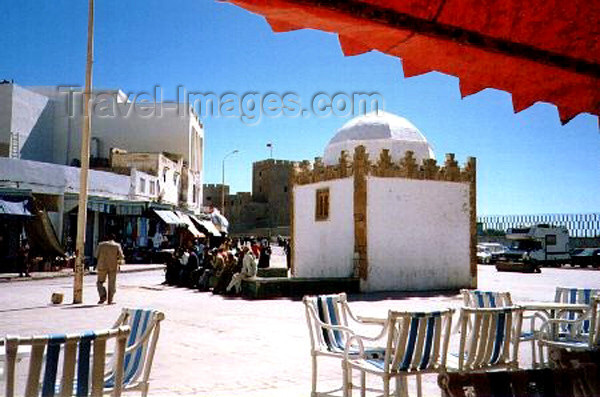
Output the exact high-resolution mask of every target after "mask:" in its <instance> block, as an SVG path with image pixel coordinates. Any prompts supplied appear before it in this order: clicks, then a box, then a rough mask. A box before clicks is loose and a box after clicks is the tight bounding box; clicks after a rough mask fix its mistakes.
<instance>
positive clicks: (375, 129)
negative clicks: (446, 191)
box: [323, 110, 435, 165]
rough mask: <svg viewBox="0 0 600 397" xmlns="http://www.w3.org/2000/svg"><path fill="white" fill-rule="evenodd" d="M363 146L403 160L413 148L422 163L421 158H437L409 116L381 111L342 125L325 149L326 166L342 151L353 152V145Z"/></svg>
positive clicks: (371, 151) (416, 157)
mask: <svg viewBox="0 0 600 397" xmlns="http://www.w3.org/2000/svg"><path fill="white" fill-rule="evenodd" d="M360 145H364V146H365V147H366V149H367V152H369V153H372V154H375V155H377V154H379V153H380V152H381V150H383V149H388V150H389V153H390V156H391V157H392V161H400V159H402V158H403V157H404V153H406V151H407V150H411V151H412V152H413V154H414V156H415V159H416V160H417V162H418V163H419V164H420V163H421V162H422V160H425V159H434V158H435V155H434V154H433V149H432V148H431V145H429V143H428V142H427V139H425V137H424V136H423V134H422V133H421V131H419V130H418V129H417V127H415V126H414V125H413V124H412V123H411V122H410V121H408V120H407V119H405V118H403V117H400V116H396V115H395V114H392V113H388V112H384V111H382V110H381V111H379V112H373V113H369V114H367V115H365V116H360V117H356V118H353V119H352V120H350V121H348V122H347V123H346V124H344V125H343V126H342V128H340V129H339V130H338V131H337V133H336V134H335V135H334V136H333V138H331V140H330V141H329V144H328V145H327V147H326V148H325V154H324V156H323V162H324V163H325V165H334V164H337V162H338V160H339V159H340V153H341V152H342V151H343V150H345V151H346V152H347V153H354V148H355V147H357V146H360Z"/></svg>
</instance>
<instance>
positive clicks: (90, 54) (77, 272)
mask: <svg viewBox="0 0 600 397" xmlns="http://www.w3.org/2000/svg"><path fill="white" fill-rule="evenodd" d="M87 40H88V41H87V63H86V68H85V89H84V91H83V104H84V114H83V126H82V127H83V128H82V133H81V159H80V161H81V169H80V173H79V208H78V209H77V240H76V243H75V266H74V268H73V278H74V280H73V303H82V302H83V268H84V262H85V230H86V227H85V225H86V219H87V201H88V194H87V193H88V192H87V188H88V167H89V164H90V129H91V119H90V107H89V106H90V96H91V93H92V65H93V63H94V0H89V5H88V37H87Z"/></svg>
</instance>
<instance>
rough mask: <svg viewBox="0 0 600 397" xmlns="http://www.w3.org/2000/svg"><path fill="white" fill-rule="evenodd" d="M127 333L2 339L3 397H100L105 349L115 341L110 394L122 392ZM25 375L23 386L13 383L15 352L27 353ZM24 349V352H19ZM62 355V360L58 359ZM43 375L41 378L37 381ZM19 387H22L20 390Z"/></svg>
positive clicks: (120, 329)
mask: <svg viewBox="0 0 600 397" xmlns="http://www.w3.org/2000/svg"><path fill="white" fill-rule="evenodd" d="M129 333H130V329H129V327H127V326H122V327H118V328H115V329H110V330H105V331H99V332H93V331H89V332H85V333H82V334H66V335H65V334H59V335H48V336H35V337H26V338H23V337H19V336H6V338H5V339H4V345H5V348H6V360H5V375H6V376H5V388H4V391H5V392H4V396H5V397H14V396H18V397H21V396H27V397H30V396H38V395H40V389H41V396H42V397H46V396H54V395H57V396H60V397H68V396H72V395H76V396H78V397H83V396H94V397H100V396H102V395H103V394H104V393H106V392H107V390H105V389H104V369H105V363H106V357H107V354H106V345H107V343H108V342H109V341H110V340H111V339H114V340H115V342H116V343H115V345H116V351H115V353H114V355H113V360H114V362H115V363H116V365H115V368H117V370H116V371H115V373H114V376H115V379H116V380H118V382H117V383H116V386H115V387H114V388H112V389H111V390H110V393H111V395H112V396H113V397H119V396H120V395H121V392H122V388H121V384H122V379H123V363H124V359H125V344H126V341H127V338H128V336H129ZM29 347H30V349H31V350H30V353H29V371H28V373H27V377H26V381H25V384H24V385H21V384H19V383H18V382H16V380H17V367H18V366H17V355H18V354H19V350H20V349H21V350H28V349H27V348H29ZM23 348H26V349H23ZM61 355H62V359H61ZM61 363H62V365H60V364H61ZM42 369H43V372H44V375H43V377H42V378H41V379H40V377H41V374H42ZM21 386H23V387H21Z"/></svg>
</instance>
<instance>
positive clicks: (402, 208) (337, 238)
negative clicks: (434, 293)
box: [292, 111, 477, 292]
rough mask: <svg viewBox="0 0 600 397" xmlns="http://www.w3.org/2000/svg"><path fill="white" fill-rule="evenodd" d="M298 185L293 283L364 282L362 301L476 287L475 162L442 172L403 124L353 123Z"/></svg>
mask: <svg viewBox="0 0 600 397" xmlns="http://www.w3.org/2000/svg"><path fill="white" fill-rule="evenodd" d="M292 179H293V187H292V274H293V276H295V277H303V278H304V277H306V278H348V277H354V278H359V279H360V286H361V290H362V291H365V292H367V291H411V290H412V291H414V290H433V289H457V288H475V287H476V286H477V266H476V244H477V240H476V214H475V208H476V205H475V204H476V203H475V179H476V178H475V159H474V158H469V159H468V162H467V164H466V165H465V166H464V167H459V166H458V164H457V162H456V161H455V160H454V155H453V154H447V155H446V160H445V162H444V164H440V165H438V164H437V162H436V160H435V156H434V153H433V150H432V148H431V145H430V144H429V143H428V142H427V139H426V138H425V136H424V135H423V134H422V133H421V132H420V131H419V130H418V129H417V127H415V126H414V125H413V124H412V123H411V122H410V121H408V120H406V119H405V118H402V117H399V116H396V115H394V114H391V113H386V112H382V111H380V112H378V113H370V114H367V115H365V116H360V117H356V118H354V119H352V120H350V121H348V122H347V123H346V124H344V125H343V126H342V127H341V128H340V129H339V130H338V131H337V132H336V134H335V135H334V137H333V138H332V139H331V140H330V141H329V144H328V145H327V146H326V148H325V151H324V156H323V158H322V159H321V158H316V159H315V162H314V163H313V164H311V163H310V162H308V161H304V162H302V163H301V165H300V167H298V168H296V169H295V171H294V176H293V178H292Z"/></svg>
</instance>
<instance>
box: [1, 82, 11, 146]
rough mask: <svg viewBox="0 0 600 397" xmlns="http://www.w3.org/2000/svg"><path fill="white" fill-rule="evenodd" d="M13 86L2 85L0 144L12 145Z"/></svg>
mask: <svg viewBox="0 0 600 397" xmlns="http://www.w3.org/2000/svg"><path fill="white" fill-rule="evenodd" d="M12 92H13V86H12V84H0V144H5V145H8V144H9V143H10V126H11V120H12Z"/></svg>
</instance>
